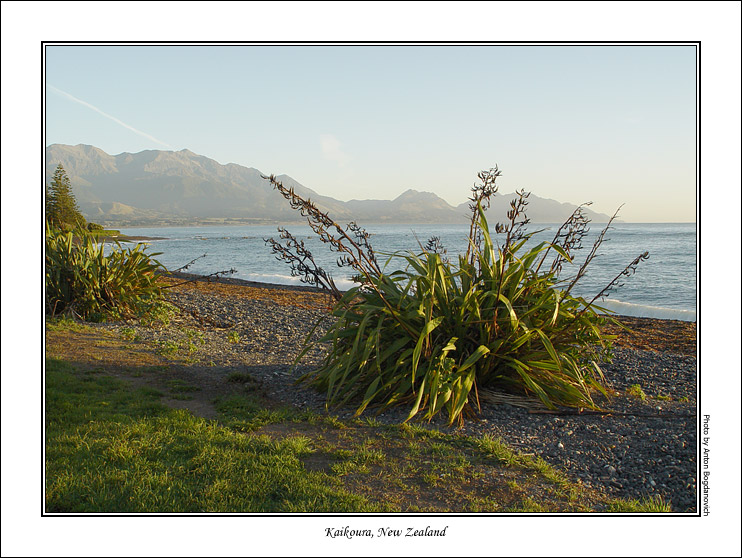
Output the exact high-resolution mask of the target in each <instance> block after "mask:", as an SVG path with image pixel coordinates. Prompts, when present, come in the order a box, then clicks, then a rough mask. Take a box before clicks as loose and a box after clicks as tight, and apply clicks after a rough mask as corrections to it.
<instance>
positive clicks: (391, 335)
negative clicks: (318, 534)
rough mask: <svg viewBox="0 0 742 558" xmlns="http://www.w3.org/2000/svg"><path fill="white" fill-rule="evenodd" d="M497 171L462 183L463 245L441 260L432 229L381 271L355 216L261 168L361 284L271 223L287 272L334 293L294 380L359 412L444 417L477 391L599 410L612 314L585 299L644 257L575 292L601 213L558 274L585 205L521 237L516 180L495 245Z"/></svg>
mask: <svg viewBox="0 0 742 558" xmlns="http://www.w3.org/2000/svg"><path fill="white" fill-rule="evenodd" d="M499 174H500V173H499V171H498V170H497V168H494V169H490V170H489V171H483V172H482V173H480V174H479V178H480V180H481V184H479V185H475V186H474V188H473V189H472V196H471V198H470V201H471V204H470V208H471V210H472V218H471V226H470V232H469V249H468V251H467V253H466V254H465V255H461V256H459V257H458V259H457V262H456V263H455V264H454V263H451V262H449V261H448V258H447V257H446V256H445V252H444V249H443V248H442V247H441V246H440V242H439V239H437V238H433V239H431V240H430V241H429V242H428V243H427V245H426V246H424V247H423V246H421V250H420V251H419V252H418V253H412V252H407V253H397V254H394V255H393V256H392V258H391V260H397V261H399V260H400V259H401V261H402V262H403V263H404V264H405V265H404V266H403V267H404V269H402V270H395V271H392V272H389V273H385V272H384V270H383V269H382V268H381V267H380V266H379V264H378V262H377V260H376V254H375V253H374V251H373V249H372V248H371V245H370V242H369V235H368V233H366V232H365V230H363V229H362V228H361V227H359V226H358V225H356V224H355V223H351V224H350V225H348V226H347V227H345V228H343V227H341V226H340V225H338V224H337V223H336V222H335V221H333V220H332V219H331V218H330V217H329V216H328V215H327V214H326V213H323V212H321V211H320V210H319V209H318V208H317V207H316V206H315V205H314V204H312V203H311V202H310V201H308V200H303V199H302V198H300V197H299V196H297V195H296V194H295V193H294V192H293V190H290V189H286V188H285V187H283V185H282V184H281V183H280V182H278V181H277V180H276V179H275V178H274V177H273V176H271V177H268V178H269V179H270V180H271V182H272V184H273V186H274V187H275V188H276V189H278V190H279V191H280V192H281V193H282V194H283V195H284V197H286V198H287V199H288V200H289V201H290V203H291V205H292V206H293V207H294V208H295V209H297V210H299V211H300V212H301V213H302V214H303V215H304V216H306V217H307V220H308V222H309V224H310V226H312V228H313V229H314V231H315V232H316V233H317V234H318V235H319V236H320V238H321V239H322V240H323V241H324V242H326V243H328V244H329V245H330V247H331V248H332V249H333V250H336V251H337V252H339V253H340V257H339V259H338V264H339V265H341V266H350V267H352V268H353V269H354V270H355V271H356V272H357V278H358V280H359V281H360V284H359V285H358V286H356V287H354V288H352V289H350V290H349V291H347V292H345V293H341V292H340V291H339V290H338V289H337V288H336V287H335V285H334V283H333V282H332V278H331V276H330V275H329V274H328V273H326V272H325V271H324V270H322V269H321V268H319V267H318V266H317V265H316V264H315V263H314V259H313V256H312V254H311V253H310V252H309V251H308V250H307V249H306V247H305V246H304V245H303V243H302V242H300V241H297V240H296V239H295V238H294V237H293V236H292V235H291V234H290V233H288V231H286V230H285V229H281V238H282V239H283V240H284V242H283V243H281V242H279V241H276V240H274V239H267V242H269V243H270V244H271V245H272V247H273V251H274V252H275V253H276V254H277V255H278V257H280V258H282V259H284V260H286V261H287V262H288V263H290V264H291V266H292V272H293V273H294V274H295V275H299V276H300V277H301V278H302V280H304V281H305V282H307V283H310V284H314V285H318V286H320V287H324V288H326V289H327V290H329V291H330V292H331V293H332V294H333V295H334V296H335V299H336V304H335V306H334V308H333V310H332V313H331V318H332V324H331V325H330V328H329V330H328V332H327V333H326V334H325V335H324V336H323V337H322V338H321V339H319V340H318V341H317V342H316V343H324V344H328V346H329V350H328V351H327V353H326V357H325V358H324V361H323V362H322V363H321V365H320V366H319V367H318V368H317V369H316V370H314V371H312V372H310V373H308V374H306V375H305V376H303V377H302V379H303V380H305V381H309V382H312V383H313V384H315V385H316V386H318V387H319V388H321V389H323V390H325V391H326V393H327V397H328V404H329V405H342V404H346V403H349V402H354V403H355V404H356V405H358V407H357V413H356V414H357V415H359V414H361V413H362V412H364V410H366V408H367V407H369V406H377V407H380V408H382V409H383V408H386V407H389V406H392V405H407V406H408V408H409V414H408V416H407V420H409V419H411V418H412V417H415V416H422V418H426V419H430V418H432V417H433V416H435V415H436V414H438V413H439V412H441V411H444V412H445V413H446V414H447V415H448V419H449V422H450V423H453V422H454V421H456V420H458V421H462V420H463V417H464V415H465V414H467V413H470V414H471V413H473V412H474V410H475V409H476V408H477V407H478V405H479V397H478V395H479V391H480V390H482V389H487V390H499V391H504V392H507V393H515V394H520V395H528V396H531V397H534V398H537V399H538V400H540V401H541V402H542V403H543V404H544V405H546V406H547V407H550V408H555V407H556V406H558V405H564V406H570V407H587V408H591V409H595V408H598V405H597V404H596V402H595V400H594V397H593V396H594V395H595V394H596V393H601V394H603V395H605V396H607V395H608V391H607V390H606V388H605V387H604V378H603V374H602V372H601V369H600V366H599V363H600V362H602V361H605V360H607V359H609V358H610V340H611V337H609V336H607V335H604V334H603V333H602V332H601V325H602V324H603V323H604V321H605V320H606V319H608V318H606V317H604V315H603V313H604V312H605V311H604V310H603V309H602V308H599V307H597V306H596V305H595V302H596V300H597V299H599V298H600V297H601V296H603V295H605V294H606V293H607V292H608V291H609V290H610V289H612V288H613V287H615V286H617V285H618V282H619V280H620V279H621V278H622V277H623V276H627V275H630V274H632V273H633V272H634V270H635V268H636V266H637V265H638V263H639V262H640V261H641V260H642V259H644V258H646V257H648V254H647V253H644V254H642V255H640V256H639V257H638V258H637V259H636V260H634V261H633V262H632V263H631V264H629V266H627V267H626V268H625V269H624V270H623V271H622V272H621V273H620V274H619V275H618V276H617V277H616V279H614V280H613V281H612V282H611V283H610V284H609V285H607V286H606V288H605V289H603V290H602V291H601V292H600V293H598V294H597V295H596V296H595V297H594V298H593V299H592V300H590V301H587V300H585V299H583V298H582V297H578V296H574V295H573V294H572V289H573V287H574V286H575V284H576V283H577V282H578V281H579V280H580V278H581V277H583V276H584V274H585V271H586V269H587V266H588V264H589V263H590V262H591V261H592V259H593V258H594V257H595V255H596V253H597V248H598V246H600V244H601V242H602V241H603V237H604V235H605V233H606V231H607V230H608V228H609V226H610V222H609V224H608V226H606V228H605V229H604V230H603V231H602V232H601V234H600V235H599V236H598V239H597V240H596V242H595V244H594V245H593V248H592V249H591V250H590V251H589V253H588V255H587V257H586V258H585V261H584V262H583V263H582V264H581V265H580V266H579V268H578V270H577V272H576V273H575V275H574V276H572V277H569V278H562V277H561V275H562V267H563V264H564V263H572V262H573V260H574V253H575V252H576V251H577V250H579V248H580V247H581V241H582V239H583V237H584V235H585V234H586V233H587V231H588V228H587V223H588V219H587V218H586V217H585V214H584V206H581V207H580V208H578V209H577V210H576V211H575V212H574V213H573V215H572V216H571V217H570V218H569V219H568V220H567V221H566V222H565V223H564V224H563V225H562V226H561V227H560V228H559V229H558V231H557V232H556V234H555V236H554V239H553V240H552V241H551V242H541V243H539V244H537V245H535V246H532V247H529V246H528V241H529V240H530V239H531V237H532V236H533V235H534V234H535V232H534V233H527V232H526V225H527V223H528V219H527V218H526V217H525V209H526V206H527V203H528V202H527V198H528V194H527V193H526V192H523V191H521V192H519V193H518V197H517V198H516V199H515V200H513V202H512V203H511V210H510V211H509V212H508V221H507V222H506V223H505V224H498V225H496V227H495V230H496V232H497V233H498V234H499V235H501V236H502V242H495V241H494V240H493V238H492V236H491V234H490V229H489V225H488V222H487V219H486V217H485V209H486V208H487V207H488V206H489V198H490V196H491V195H492V194H494V192H495V191H496V190H497V188H496V186H495V179H496V177H497V176H499ZM615 217H616V215H614V218H615ZM612 220H613V219H611V221H612ZM386 267H395V266H388V265H387V266H384V269H386ZM396 267H399V266H396ZM311 346H312V343H308V344H307V346H306V347H305V352H306V351H308V350H309V348H311ZM303 354H304V353H302V355H303ZM299 358H301V355H300V357H299Z"/></svg>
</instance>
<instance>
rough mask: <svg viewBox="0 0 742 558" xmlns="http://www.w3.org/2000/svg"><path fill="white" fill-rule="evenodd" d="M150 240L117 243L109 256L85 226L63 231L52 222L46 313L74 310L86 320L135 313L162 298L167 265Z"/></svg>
mask: <svg viewBox="0 0 742 558" xmlns="http://www.w3.org/2000/svg"><path fill="white" fill-rule="evenodd" d="M157 255H158V254H151V255H150V254H147V253H145V252H144V245H143V244H137V245H136V247H134V248H122V247H121V246H120V245H118V244H117V247H116V248H115V249H113V251H112V252H111V253H110V254H109V255H108V256H106V255H105V252H104V245H103V244H102V243H99V242H98V241H97V240H96V238H95V236H94V234H92V233H91V232H89V231H87V230H86V229H85V228H83V227H78V228H76V229H75V230H74V231H69V232H66V231H63V230H61V229H59V228H57V227H55V226H54V225H50V224H49V223H47V226H46V259H45V263H46V278H45V279H46V281H45V284H46V313H47V314H50V315H56V314H61V313H68V312H69V313H74V314H76V315H78V316H79V317H80V318H82V319H84V320H86V321H101V320H102V319H104V318H105V317H106V316H111V315H114V316H133V315H137V314H140V313H141V312H142V311H143V310H144V309H146V308H147V307H149V306H151V305H152V304H153V303H154V302H156V301H158V300H160V299H161V296H162V290H161V287H160V285H159V282H158V271H159V270H161V269H162V270H164V267H162V265H161V264H160V263H159V262H158V261H156V260H154V259H153V257H154V256H157Z"/></svg>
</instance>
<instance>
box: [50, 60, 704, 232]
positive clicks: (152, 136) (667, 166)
mask: <svg viewBox="0 0 742 558" xmlns="http://www.w3.org/2000/svg"><path fill="white" fill-rule="evenodd" d="M46 84H47V88H46V143H47V144H52V143H64V144H72V145H75V144H78V143H85V144H91V145H95V146H97V147H99V148H101V149H103V150H104V151H106V152H107V153H110V154H112V155H115V154H118V153H121V152H132V153H134V152H138V151H141V150H144V149H173V150H180V149H184V148H187V149H190V150H191V151H194V152H196V153H198V154H201V155H205V156H207V157H210V158H213V159H216V160H217V161H219V162H220V163H238V164H241V165H245V166H250V167H255V168H257V169H259V170H261V171H262V172H265V173H275V174H283V173H285V174H289V175H291V176H292V177H293V178H295V179H296V180H298V181H299V182H301V183H302V184H304V185H306V186H308V187H310V188H313V189H314V190H316V191H317V192H319V193H321V194H326V195H329V196H333V197H335V198H338V199H343V200H348V199H352V198H357V199H367V198H383V199H391V198H394V197H396V196H397V195H399V194H400V193H402V192H403V191H404V190H406V189H408V188H414V189H417V190H426V191H432V192H435V193H436V194H438V195H439V196H441V197H443V198H444V199H446V200H447V201H448V202H449V203H451V204H458V203H461V202H463V201H465V199H466V196H467V194H468V188H469V187H470V186H471V184H472V183H473V182H474V181H475V180H476V173H477V171H479V170H482V169H485V168H489V167H491V166H494V165H495V164H498V165H499V166H500V168H501V170H502V171H503V176H502V178H501V179H500V184H501V186H500V191H501V192H503V193H509V192H512V191H514V190H515V189H518V188H525V189H527V190H530V191H532V192H533V193H534V194H536V195H539V196H542V197H548V198H554V199H558V200H559V201H566V202H572V203H581V202H584V201H589V200H591V201H593V202H594V206H593V207H594V209H596V210H598V211H602V212H604V213H611V212H613V210H615V209H616V208H617V207H618V206H619V205H621V204H622V203H625V206H624V208H623V210H622V211H621V215H622V217H623V219H624V220H626V221H694V220H695V215H696V205H695V198H696V196H695V194H696V171H695V167H696V155H695V154H696V49H695V47H693V46H556V45H555V46H542V45H539V46H525V45H513V46H505V45H492V46H460V45H456V46H404V45H403V46H382V45H372V46H296V45H291V46H288V45H286V46H279V45H271V46H254V45H253V46H251V45H248V46H231V45H230V46H133V45H125V46H91V45H84V46H71V45H60V46H47V47H46Z"/></svg>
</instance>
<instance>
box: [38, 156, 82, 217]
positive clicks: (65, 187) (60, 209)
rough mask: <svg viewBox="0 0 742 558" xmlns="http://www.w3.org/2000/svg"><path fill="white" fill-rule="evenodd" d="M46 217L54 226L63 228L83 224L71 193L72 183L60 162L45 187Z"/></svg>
mask: <svg viewBox="0 0 742 558" xmlns="http://www.w3.org/2000/svg"><path fill="white" fill-rule="evenodd" d="M45 209H46V219H47V220H48V221H49V222H50V223H52V224H53V225H54V226H56V227H59V228H61V229H64V230H71V229H74V228H75V227H76V226H78V225H82V226H84V225H85V218H84V217H83V216H82V213H80V208H79V207H78V206H77V200H76V199H75V195H74V194H73V193H72V185H71V183H70V179H69V177H68V176H67V173H66V171H65V170H64V167H63V166H62V164H61V163H60V164H59V165H57V169H56V170H55V171H54V176H53V177H52V181H51V183H50V184H48V185H47V187H46V203H45Z"/></svg>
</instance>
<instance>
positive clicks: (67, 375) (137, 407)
mask: <svg viewBox="0 0 742 558" xmlns="http://www.w3.org/2000/svg"><path fill="white" fill-rule="evenodd" d="M46 390H47V407H46V418H47V438H46V509H47V511H48V512H78V513H79V512H119V513H128V512H313V511H328V510H332V511H335V512H351V511H362V512H366V511H369V512H372V511H380V510H381V509H382V507H381V506H378V505H374V504H371V503H369V502H368V501H367V500H365V499H364V498H362V497H360V496H358V495H354V494H351V493H349V492H347V491H345V490H343V489H342V487H341V486H340V484H339V483H333V482H332V481H331V479H328V478H326V477H325V476H323V475H321V474H317V473H311V472H308V471H307V470H306V468H305V467H304V465H303V462H302V460H301V457H302V456H303V455H304V454H305V453H306V452H307V448H306V444H298V443H297V442H296V441H290V440H288V441H280V440H279V441H274V440H271V439H270V438H268V437H265V436H245V435H242V434H240V433H238V432H235V431H233V430H231V429H228V428H224V427H221V426H219V425H218V424H217V423H215V422H210V421H206V420H204V419H200V418H196V417H194V416H192V415H190V414H189V413H187V412H185V411H176V410H168V409H166V408H165V407H164V406H162V405H161V404H160V403H159V401H158V395H157V394H156V392H152V391H149V392H148V391H141V390H133V389H131V388H130V387H129V386H128V385H127V384H126V383H125V382H123V381H121V380H117V379H114V378H110V377H103V376H99V375H98V376H94V377H91V376H84V375H83V374H81V373H79V372H78V371H76V370H75V369H74V368H72V367H71V366H69V365H67V364H65V363H63V362H61V361H57V360H53V359H50V360H48V361H47V370H46Z"/></svg>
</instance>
